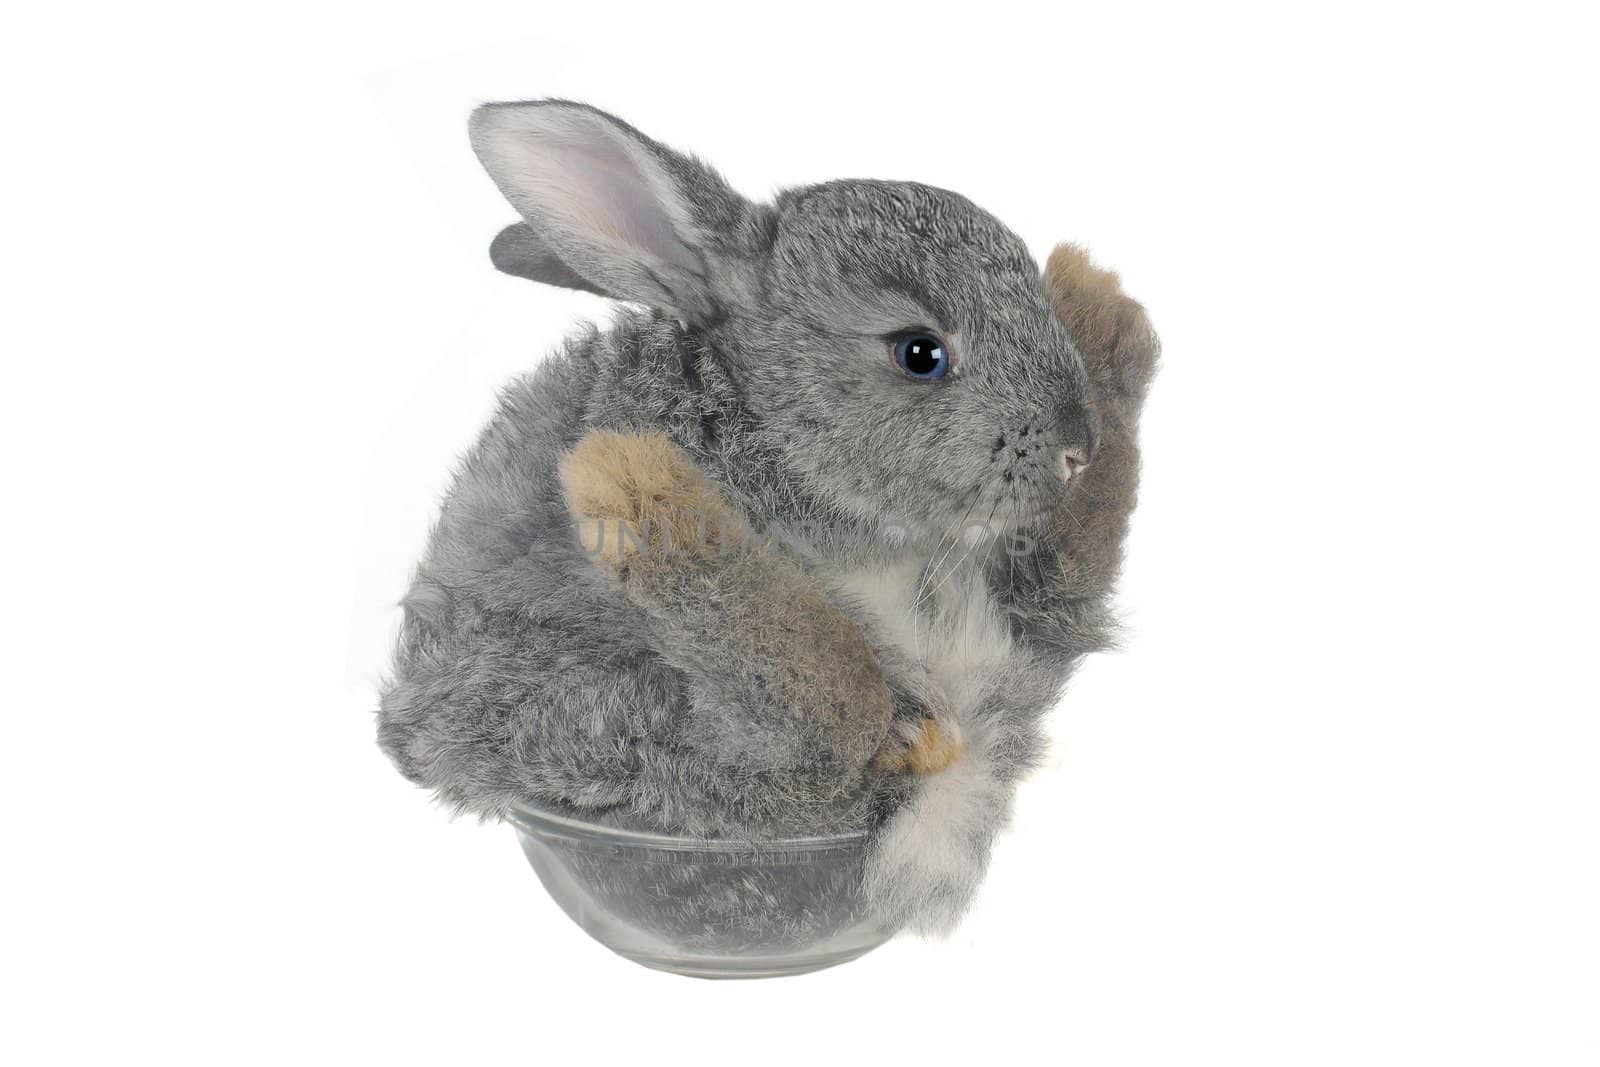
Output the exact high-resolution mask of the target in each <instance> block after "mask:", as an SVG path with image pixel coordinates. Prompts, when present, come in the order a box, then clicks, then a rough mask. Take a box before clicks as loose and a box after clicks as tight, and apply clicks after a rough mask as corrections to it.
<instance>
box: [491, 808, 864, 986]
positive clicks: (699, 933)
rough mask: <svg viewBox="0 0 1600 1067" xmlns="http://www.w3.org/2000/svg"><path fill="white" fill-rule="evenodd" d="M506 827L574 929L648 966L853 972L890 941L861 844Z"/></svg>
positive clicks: (533, 812)
mask: <svg viewBox="0 0 1600 1067" xmlns="http://www.w3.org/2000/svg"><path fill="white" fill-rule="evenodd" d="M510 820H511V823H512V825H513V826H515V827H516V830H517V837H518V839H519V840H520V841H521V842H522V851H523V852H524V853H526V854H527V857H528V861H529V862H530V863H532V864H533V869H534V870H535V871H537V872H538V874H539V880H540V881H541V882H543V883H544V887H545V889H547V890H548V891H549V893H550V895H551V896H552V897H554V898H555V899H556V903H557V904H560V905H561V909H562V910H563V911H565V912H566V913H567V915H568V916H570V917H571V918H572V921H573V922H575V923H577V924H578V925H579V926H580V927H582V928H583V930H584V932H585V933H587V934H588V935H589V936H590V937H593V938H594V939H595V940H596V941H599V942H600V943H601V944H602V945H605V946H606V947H607V948H609V949H611V950H612V951H613V952H616V953H618V954H619V955H622V956H626V957H627V958H628V959H630V960H633V961H634V962H635V963H640V964H643V965H644V966H646V967H654V968H655V969H657V970H662V971H672V972H673V973H675V974H687V975H693V976H695V977H697V978H776V977H779V976H782V975H790V974H804V973H806V972H807V971H816V970H821V969H822V968H824V967H833V966H836V965H838V964H840V963H846V962H848V961H850V960H853V959H855V958H856V957H858V956H861V955H863V954H864V953H867V952H870V951H872V950H873V949H875V948H877V947H878V946H879V945H881V944H883V943H884V942H885V941H887V940H888V939H889V938H890V937H891V936H893V934H894V930H893V929H892V928H891V927H889V926H887V925H885V924H884V923H882V922H880V921H877V920H875V919H874V918H873V917H872V916H871V915H870V914H869V913H868V912H867V910H866V909H865V907H864V906H863V904H862V901H861V881H862V872H863V868H864V865H865V863H866V855H867V838H866V835H864V834H849V835H842V836H838V837H804V838H789V839H785V840H779V841H763V842H759V843H751V842H745V841H704V840H698V839H695V838H689V837H674V836H672V835H669V834H656V833H648V832H642V831H637V830H622V829H617V828H614V827H610V826H603V825H599V824H596V823H591V822H585V821H583V820H581V819H577V818H574V817H572V816H571V815H570V814H565V813H557V812H554V811H548V810H541V809H535V808H531V807H519V808H516V809H515V810H513V812H512V814H511V816H510Z"/></svg>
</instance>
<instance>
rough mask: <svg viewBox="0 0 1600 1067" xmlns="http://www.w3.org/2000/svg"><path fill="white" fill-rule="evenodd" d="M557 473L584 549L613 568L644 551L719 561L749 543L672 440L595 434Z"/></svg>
mask: <svg viewBox="0 0 1600 1067" xmlns="http://www.w3.org/2000/svg"><path fill="white" fill-rule="evenodd" d="M558 473H559V476H560V479H561V489H562V493H563V495H564V497H565V499H566V503H567V509H568V511H570V512H571V513H572V516H573V518H574V519H575V520H576V521H577V523H578V530H579V537H580V539H581V541H582V543H583V546H584V548H585V550H587V551H589V552H591V553H592V554H594V555H597V556H598V557H600V558H601V559H604V560H607V561H609V562H611V563H620V562H622V561H623V560H625V559H627V558H629V557H632V556H635V555H639V554H641V553H646V552H648V553H649V554H650V555H652V556H664V555H666V554H667V553H668V552H669V551H670V552H675V553H680V554H683V553H687V554H691V555H704V554H715V553H717V552H718V551H719V548H725V547H726V546H730V545H734V544H737V543H739V542H741V541H742V540H743V538H744V530H743V525H742V524H741V523H740V522H739V520H738V518H737V517H735V516H734V515H733V514H731V513H730V512H729V510H728V508H727V506H726V505H725V504H724V503H723V500H722V497H721V495H720V494H719V493H718V492H717V489H716V487H715V486H714V485H712V484H711V482H710V481H709V480H708V479H707V478H706V476H705V475H704V474H702V473H700V470H699V469H698V468H697V467H696V466H695V465H694V461H693V460H691V459H690V458H689V457H688V455H687V454H686V453H685V452H684V451H683V449H681V448H679V447H678V446H677V445H675V444H673V443H672V441H671V440H670V439H668V437H667V436H666V434H663V433H660V432H650V433H618V432H616V431H613V430H591V431H590V432H589V433H587V434H585V435H584V436H583V438H582V439H581V440H579V442H578V444H577V447H575V448H574V449H573V450H572V451H571V452H569V453H568V454H567V455H566V456H565V457H563V458H562V460H561V465H560V468H559V471H558Z"/></svg>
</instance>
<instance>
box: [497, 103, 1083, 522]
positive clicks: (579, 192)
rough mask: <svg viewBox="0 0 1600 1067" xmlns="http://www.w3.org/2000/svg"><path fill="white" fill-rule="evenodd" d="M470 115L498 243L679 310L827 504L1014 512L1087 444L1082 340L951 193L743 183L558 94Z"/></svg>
mask: <svg viewBox="0 0 1600 1067" xmlns="http://www.w3.org/2000/svg"><path fill="white" fill-rule="evenodd" d="M471 129H472V141H473V146H474V148H475V150H476V151H477V153H478V156H479V158H480V159H481V160H482V161H483V164H484V166H485V167H486V168H487V169H488V171H489V174H490V176H491V177H492V178H493V179H494V180H495V182H496V184H497V185H498V186H499V187H500V189H501V191H502V192H503V193H504V194H505V196H506V197H507V199H509V200H510V201H511V203H512V205H513V206H515V207H516V208H517V210H518V211H519V212H520V213H521V215H522V216H523V218H524V220H525V221H524V222H522V223H519V224H517V225H515V226H512V227H510V228H508V229H507V230H506V231H505V232H503V233H502V234H501V235H500V236H499V237H498V238H497V239H496V240H495V242H494V245H493V246H492V249H491V254H492V257H493V259H494V262H495V264H496V265H497V266H498V267H500V268H501V269H502V270H505V271H507V272H508V273H512V274H518V275H522V276H524V277H529V278H533V279H535V280H538V281H542V282H547V283H550V284H554V285H560V286H564V287H568V288H576V289H586V290H589V291H592V292H597V293H601V294H603V295H606V296H609V297H612V298H615V299H619V300H625V301H633V302H638V303H643V304H646V305H649V306H651V307H653V308H656V309H659V310H660V311H662V312H663V313H666V314H668V315H671V316H673V317H675V318H678V319H680V320H682V321H684V322H685V323H687V324H688V325H689V326H690V327H692V328H693V329H694V330H696V332H697V333H698V334H699V335H700V336H702V337H703V338H704V340H705V342H706V351H707V353H708V357H709V358H714V359H717V360H720V361H722V362H723V363H724V364H725V370H726V372H727V376H728V377H729V378H730V379H732V380H733V381H735V382H737V383H738V386H739V388H740V390H741V392H742V394H743V398H742V399H743V402H744V404H745V405H746V407H747V410H748V411H749V413H750V414H751V415H752V417H753V418H754V419H755V420H756V421H757V422H758V423H759V425H760V427H761V431H762V432H763V433H764V434H766V435H767V436H768V438H769V439H770V440H771V441H773V442H776V447H777V449H778V451H779V453H780V454H781V456H782V457H783V462H784V463H785V465H786V466H787V468H788V470H787V471H786V472H785V475H786V476H788V477H793V478H795V479H797V480H799V481H801V482H802V483H803V484H804V485H805V486H806V488H807V489H808V490H810V491H811V492H812V493H813V494H816V495H817V496H819V497H820V498H822V499H823V500H825V501H827V502H828V503H829V504H830V505H832V506H833V507H835V508H837V509H838V510H839V511H841V512H843V513H846V514H849V515H852V516H854V517H856V518H857V519H858V520H860V521H862V522H865V523H867V524H870V525H873V526H876V527H879V528H888V527H894V528H896V529H898V530H899V531H900V536H902V537H906V538H910V539H926V538H932V537H936V536H940V535H942V534H943V533H944V532H946V531H948V530H949V529H951V527H952V526H953V525H954V524H957V523H966V522H970V523H982V524H985V525H988V526H989V527H991V528H994V529H1004V528H1011V527H1015V526H1019V525H1026V524H1028V523H1030V522H1033V521H1035V520H1036V519H1038V518H1039V517H1040V516H1041V515H1042V514H1044V513H1045V512H1046V511H1047V510H1049V509H1050V508H1052V507H1053V506H1054V505H1055V503H1056V501H1057V500H1058V499H1059V498H1060V496H1061V494H1063V493H1064V492H1065V491H1066V487H1067V485H1068V483H1069V482H1070V480H1071V479H1072V478H1073V477H1074V476H1075V475H1076V474H1077V473H1078V472H1079V470H1080V469H1081V468H1082V467H1083V466H1084V465H1085V464H1087V463H1090V462H1092V460H1093V454H1094V450H1095V437H1096V419H1095V413H1094V412H1093V411H1092V410H1091V408H1090V406H1089V404H1088V397H1087V385H1086V380H1085V370H1084V365H1083V361H1082V359H1081V358H1080V356H1079V354H1078V353H1077V351H1076V350H1075V348H1074V346H1073V343H1072V339H1071V337H1070V336H1069V335H1068V332H1067V330H1066V328H1065V326H1064V325H1063V324H1062V322H1061V321H1060V320H1059V319H1058V318H1057V317H1056V315H1055V314H1054V313H1053V312H1052V310H1051V307H1050V304H1049V302H1048V300H1047V298H1046V293H1045V290H1044V287H1043V283H1042V282H1041V280H1040V275H1039V268H1038V265H1037V264H1036V263H1035V262H1034V260H1033V259H1032V257H1031V256H1030V255H1029V253H1028V251H1027V248H1026V246H1025V245H1024V244H1023V242H1022V241H1021V240H1020V239H1019V238H1018V237H1017V236H1016V235H1015V234H1013V233H1012V232H1011V231H1009V230H1008V229H1006V228H1005V227H1004V226H1003V225H1001V224H1000V223H999V222H998V221H997V220H996V219H994V218H993V217H991V216H990V215H989V214H987V213H986V212H984V211H982V210H981V209H979V208H978V207H977V206H976V205H974V204H972V203H971V202H970V201H968V200H966V199H965V198H964V197H961V196H958V195H956V194H954V193H950V192H946V191H944V190H941V189H935V188H931V187H929V186H925V185H919V184H915V183H910V182H884V181H835V182H828V183H825V184H822V185H816V186H810V187H806V188H800V189H793V190H789V191H786V192H784V193H782V194H780V195H779V196H778V197H777V198H776V199H775V201H774V202H773V203H771V204H757V203H753V202H751V201H748V200H746V199H744V198H743V197H741V196H740V195H738V194H737V193H735V192H734V191H733V190H732V189H731V188H730V187H729V186H728V185H727V184H726V182H724V181H723V180H722V178H721V177H719V176H718V175H717V174H716V173H715V172H714V171H712V170H711V169H710V168H708V167H706V166H704V165H703V164H701V163H699V162H698V161H696V160H694V159H691V158H689V157H687V156H684V155H681V154H679V153H677V152H675V151H673V150H671V149H669V148H666V147H665V146H663V145H660V144H658V143H656V142H654V141H652V140H650V139H649V138H647V137H645V136H644V135H642V134H641V133H639V132H638V131H637V130H635V129H633V128H632V127H631V126H628V125H627V124H626V123H623V122H621V121H620V120H618V119H616V118H614V117H612V116H610V115H607V114H605V113H604V112H601V111H597V110H595V109H593V108H590V107H587V106H585V105H581V104H575V103H569V102H565V101H541V102H530V103H512V104H491V105H487V106H485V107H482V108H479V109H478V111H477V112H475V113H474V115H473V118H472V124H471Z"/></svg>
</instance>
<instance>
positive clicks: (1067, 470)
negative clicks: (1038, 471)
mask: <svg viewBox="0 0 1600 1067" xmlns="http://www.w3.org/2000/svg"><path fill="white" fill-rule="evenodd" d="M1056 462H1057V463H1058V464H1059V465H1060V470H1061V480H1062V481H1064V482H1070V481H1072V479H1073V478H1075V477H1077V476H1078V475H1079V474H1080V473H1082V471H1083V468H1084V467H1087V466H1088V465H1089V450H1088V449H1086V448H1079V447H1077V446H1076V445H1068V446H1067V447H1066V448H1063V449H1062V450H1061V453H1060V455H1058V456H1057V457H1056Z"/></svg>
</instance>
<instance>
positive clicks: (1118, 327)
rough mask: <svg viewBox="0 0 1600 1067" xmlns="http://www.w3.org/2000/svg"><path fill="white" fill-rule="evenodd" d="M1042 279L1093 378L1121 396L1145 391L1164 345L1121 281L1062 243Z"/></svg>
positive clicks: (1074, 247) (1082, 253)
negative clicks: (1123, 287)
mask: <svg viewBox="0 0 1600 1067" xmlns="http://www.w3.org/2000/svg"><path fill="white" fill-rule="evenodd" d="M1044 282H1045V290H1046V292H1047V293H1048V295H1049V297H1050V303H1051V305H1052V306H1053V307H1054V308H1055V312H1056V317H1057V318H1059V319H1060V320H1061V322H1062V324H1063V325H1065V326H1066V328H1067V332H1068V333H1069V334H1071V335H1072V340H1073V343H1074V344H1076V345H1077V346H1078V351H1079V352H1080V353H1081V354H1082V356H1083V359H1084V363H1085V364H1087V369H1088V370H1089V373H1090V376H1091V377H1092V378H1094V379H1095V380H1097V381H1098V382H1100V383H1101V384H1102V387H1106V388H1110V389H1112V390H1114V391H1116V392H1118V393H1121V394H1123V395H1128V396H1140V395H1142V394H1143V392H1144V390H1145V388H1146V387H1147V386H1148V385H1149V383H1150V378H1151V376H1152V374H1154V372H1155V364H1156V357H1157V355H1158V354H1159V352H1160V345H1159V343H1158V342H1157V341H1156V335H1155V331H1154V330H1153V329H1151V326H1150V319H1149V317H1148V316H1147V315H1146V314H1145V310H1144V306H1143V305H1141V304H1140V303H1139V302H1138V301H1137V300H1134V299H1133V298H1132V297H1130V296H1128V295H1126V294H1125V293H1123V291H1122V279H1120V278H1119V277H1117V275H1116V273H1115V272H1113V271H1109V270H1105V269H1104V268H1102V267H1098V266H1096V265H1095V264H1094V262H1093V261H1091V260H1090V259H1089V254H1088V253H1087V252H1085V251H1084V250H1083V249H1082V248H1079V247H1078V246H1077V245H1072V244H1059V245H1057V246H1056V247H1055V251H1053V252H1051V253H1050V259H1049V262H1047V263H1046V264H1045V269H1044Z"/></svg>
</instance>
